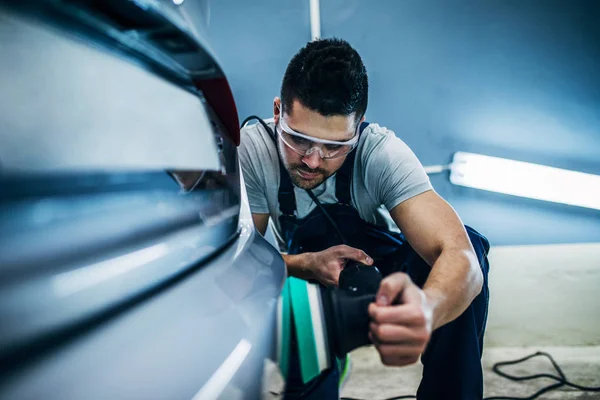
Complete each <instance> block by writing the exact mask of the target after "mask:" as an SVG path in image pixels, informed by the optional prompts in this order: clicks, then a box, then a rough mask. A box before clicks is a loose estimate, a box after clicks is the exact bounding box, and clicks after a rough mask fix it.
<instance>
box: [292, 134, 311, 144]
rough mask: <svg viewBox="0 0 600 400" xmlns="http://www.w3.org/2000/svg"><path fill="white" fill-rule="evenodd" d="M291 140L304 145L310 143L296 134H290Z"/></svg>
mask: <svg viewBox="0 0 600 400" xmlns="http://www.w3.org/2000/svg"><path fill="white" fill-rule="evenodd" d="M292 140H293V141H294V143H296V144H299V145H306V144H309V143H310V142H309V141H308V140H306V139H304V138H301V137H298V136H292Z"/></svg>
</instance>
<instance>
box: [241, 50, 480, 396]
mask: <svg viewBox="0 0 600 400" xmlns="http://www.w3.org/2000/svg"><path fill="white" fill-rule="evenodd" d="M367 102H368V79H367V74H366V70H365V67H364V64H363V62H362V60H361V58H360V56H359V55H358V53H357V52H356V51H355V50H354V49H353V48H352V47H351V46H350V45H349V44H348V43H347V42H345V41H343V40H339V39H327V40H318V41H314V42H311V43H308V44H307V45H306V46H305V47H304V48H302V49H301V50H300V51H299V52H298V53H297V54H296V55H295V56H294V57H293V58H292V60H291V61H290V63H289V65H288V67H287V70H286V72H285V76H284V78H283V83H282V85H281V97H276V98H275V99H274V102H273V120H272V121H270V122H268V123H267V124H265V125H263V124H256V125H252V126H249V127H246V128H244V129H243V131H242V135H241V137H242V139H241V146H240V152H239V154H240V162H241V165H242V169H243V173H244V178H245V182H246V187H247V192H248V198H249V202H250V207H251V211H252V217H253V220H254V224H255V226H256V228H257V229H258V231H259V232H260V233H261V234H264V233H265V231H266V229H267V225H268V221H269V218H271V220H272V222H273V226H274V228H275V234H276V236H277V238H278V240H279V242H280V245H281V246H282V250H283V252H284V254H283V258H284V260H285V263H286V266H287V271H288V274H289V275H290V276H295V277H298V278H303V279H312V280H317V281H319V282H321V283H322V284H323V285H337V284H338V280H339V276H340V272H341V271H342V269H343V268H344V265H345V263H346V262H347V261H348V260H354V261H357V262H360V263H362V264H366V265H373V259H372V257H371V254H368V253H366V252H365V251H363V250H364V249H360V248H358V247H360V245H357V246H354V247H352V246H348V245H339V244H338V245H334V246H329V247H326V248H324V249H322V250H321V251H307V250H306V249H307V248H309V247H310V246H308V245H307V246H305V243H303V242H302V240H304V241H305V242H306V241H310V239H311V231H310V229H315V227H318V229H315V231H314V232H315V233H314V235H315V236H316V237H317V241H320V242H323V243H331V242H330V240H329V239H330V238H335V237H336V232H333V231H330V232H329V233H327V234H323V233H319V234H317V233H316V231H317V230H320V229H326V228H323V227H325V226H329V224H328V222H327V221H325V220H323V221H320V222H319V223H318V224H313V225H310V221H309V220H310V219H311V218H318V217H320V216H322V215H323V214H322V213H321V212H320V211H319V210H318V207H315V204H316V203H315V201H314V200H313V199H312V198H311V195H314V196H316V198H317V199H318V201H319V203H324V204H325V205H327V206H331V207H337V206H338V205H340V204H341V203H343V201H341V200H340V197H342V196H341V195H340V194H341V193H343V191H344V189H343V188H342V189H340V187H343V186H344V185H342V184H341V183H340V179H341V177H342V176H343V174H342V171H350V172H347V173H346V174H349V175H350V178H349V179H350V183H349V184H347V185H346V186H348V189H346V190H347V191H348V193H349V197H350V198H349V199H348V201H347V203H349V204H348V205H347V206H351V207H346V208H344V209H343V210H342V209H341V208H337V209H331V208H330V210H333V211H332V213H333V214H337V213H338V210H341V211H339V212H340V213H345V212H347V211H348V210H349V209H352V210H355V211H356V212H357V217H356V218H360V219H357V220H356V222H357V223H359V224H360V223H363V222H364V223H366V224H368V226H377V227H380V228H381V229H384V230H388V231H392V232H394V231H395V232H398V231H401V232H402V234H403V236H404V238H406V240H407V241H408V243H410V246H411V247H412V248H413V249H414V250H415V251H416V253H417V254H418V256H420V258H422V260H421V261H422V263H423V265H425V267H426V268H427V271H426V273H425V278H426V281H425V278H424V279H423V282H420V284H421V286H422V287H419V286H418V285H417V284H415V283H413V280H411V277H410V275H409V274H407V273H402V272H397V273H392V274H390V275H389V276H387V277H385V279H384V280H383V281H382V283H381V285H380V288H379V291H378V293H377V297H376V303H373V304H371V305H370V306H369V314H370V317H371V320H372V322H371V325H370V332H369V337H370V338H371V340H372V341H373V343H374V345H375V348H376V349H377V351H378V352H379V355H380V357H381V361H382V362H383V363H384V364H385V365H394V366H403V365H408V364H412V363H414V362H416V361H417V360H418V359H419V357H420V356H421V354H422V353H423V352H424V351H425V349H426V347H427V351H426V352H425V354H423V357H422V361H423V364H424V375H423V380H422V382H421V385H420V387H419V391H418V397H419V398H420V399H442V398H443V399H453V398H456V399H462V400H464V399H476V398H481V397H482V392H483V384H482V373H481V363H480V358H481V350H482V349H481V346H482V337H483V330H484V327H485V317H486V313H487V311H486V310H487V288H486V291H485V294H484V293H482V287H484V286H485V285H484V274H483V273H482V268H481V267H480V262H481V261H482V260H481V259H480V260H478V257H477V254H476V252H475V251H474V248H473V246H472V243H471V241H470V240H469V236H468V235H467V232H466V230H465V227H464V226H463V224H462V222H461V221H460V219H459V217H458V215H457V214H456V212H455V211H454V210H453V209H452V207H450V205H449V204H448V203H446V202H445V201H444V200H443V199H442V198H441V197H440V196H439V195H438V194H437V193H436V192H435V191H434V190H433V189H432V187H431V184H430V182H429V179H428V177H427V174H426V173H425V171H424V170H423V167H422V166H421V164H420V162H419V161H418V160H417V158H416V156H415V155H414V154H413V153H412V151H411V150H410V149H409V148H408V147H407V146H406V144H404V143H403V142H402V141H401V140H400V139H399V138H397V137H396V136H395V134H394V133H393V132H391V131H390V130H388V129H386V128H383V127H381V126H379V125H377V124H374V123H371V124H368V126H366V125H367V124H365V123H364V120H365V112H366V109H367ZM349 164H351V165H349ZM288 181H289V182H291V183H293V190H291V189H290V190H287V189H285V188H284V186H286V183H285V182H288ZM336 181H337V182H336ZM289 186H290V187H292V186H291V185H289ZM286 190H287V191H286ZM308 191H311V192H312V194H311V193H309V192H308ZM340 207H341V206H340ZM348 215H351V212H350V214H348ZM348 218H351V216H350V217H348ZM338 220H340V221H344V220H347V217H341V218H339V219H338ZM290 221H291V222H290ZM351 225H356V224H351ZM308 226H312V228H308ZM300 231H302V233H300ZM337 233H338V236H339V235H342V236H343V235H344V232H337ZM319 235H321V236H319ZM299 237H301V238H303V239H298V238H299ZM336 240H337V239H336ZM294 243H295V244H294ZM337 243H343V241H342V242H340V241H338V242H337ZM353 243H361V241H360V240H355V241H353ZM313 244H314V243H313ZM290 248H293V249H294V251H290ZM313 248H314V247H313ZM286 251H289V253H288V254H286V253H285V252H286ZM291 253H295V254H291ZM373 257H375V256H374V255H373ZM484 257H485V255H484ZM423 260H424V261H423ZM480 293H481V294H480ZM478 295H479V296H478ZM476 298H478V299H481V301H480V302H479V303H478V304H476V302H474V299H476ZM459 317H460V318H459ZM438 333H439V334H438ZM428 344H429V345H428ZM293 362H294V361H292V362H291V363H293ZM290 368H291V370H293V366H292V365H291V364H290ZM324 375H327V374H324ZM329 375H332V376H334V377H333V378H332V377H331V376H324V377H319V378H318V379H317V380H315V382H311V383H310V384H309V385H302V384H301V383H300V382H298V380H297V379H296V380H294V379H293V377H292V378H290V379H288V383H287V387H286V391H287V393H286V398H294V397H311V398H322V397H324V396H325V393H327V396H330V395H331V393H334V391H336V390H337V386H335V385H337V381H335V380H336V379H337V376H338V375H337V373H336V372H335V371H333V372H331V373H330V374H329ZM333 386H335V389H332V387H333ZM335 396H337V392H336V394H335Z"/></svg>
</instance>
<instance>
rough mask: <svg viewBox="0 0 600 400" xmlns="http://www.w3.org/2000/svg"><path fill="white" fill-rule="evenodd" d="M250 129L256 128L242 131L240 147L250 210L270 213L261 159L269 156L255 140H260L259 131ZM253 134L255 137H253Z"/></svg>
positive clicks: (239, 152)
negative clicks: (263, 152) (262, 152)
mask: <svg viewBox="0 0 600 400" xmlns="http://www.w3.org/2000/svg"><path fill="white" fill-rule="evenodd" d="M250 129H256V128H255V127H249V128H247V129H243V130H242V132H241V133H240V146H239V147H238V155H239V159H240V166H241V168H242V174H243V175H244V182H245V184H246V192H247V194H248V202H249V203H250V211H251V212H253V213H255V214H268V213H269V206H268V203H267V195H266V188H265V185H266V183H265V177H264V174H263V173H262V170H261V166H260V162H261V160H265V159H266V158H267V157H266V154H261V147H260V146H257V144H256V142H255V141H256V140H260V138H259V137H257V136H258V135H256V133H257V132H250ZM253 135H254V137H252V136H253ZM263 151H264V150H263Z"/></svg>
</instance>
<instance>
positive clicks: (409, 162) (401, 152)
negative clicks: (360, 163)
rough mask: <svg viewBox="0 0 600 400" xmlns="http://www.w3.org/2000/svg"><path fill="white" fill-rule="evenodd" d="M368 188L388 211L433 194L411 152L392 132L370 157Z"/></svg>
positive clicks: (427, 178)
mask: <svg viewBox="0 0 600 400" xmlns="http://www.w3.org/2000/svg"><path fill="white" fill-rule="evenodd" d="M366 179H367V187H369V188H373V191H374V195H375V198H376V199H377V201H379V202H380V204H383V205H384V206H385V207H386V208H387V209H388V211H391V210H392V209H393V208H394V207H396V206H397V205H398V204H400V203H402V202H403V201H405V200H408V199H410V198H411V197H414V196H416V195H418V194H421V193H423V192H426V191H428V190H432V186H431V182H430V181H429V177H428V176H427V173H426V172H425V170H424V169H423V166H422V165H421V162H420V161H419V159H418V158H417V156H416V155H415V154H414V153H413V151H412V150H411V149H410V148H409V147H408V146H407V145H406V143H404V142H403V141H402V140H400V139H399V138H397V137H396V136H395V135H394V134H393V133H392V132H389V133H388V134H387V135H384V136H383V138H382V139H381V140H380V141H379V142H378V143H377V144H376V145H375V146H374V148H373V150H372V152H371V153H370V154H369V158H368V161H367V168H366Z"/></svg>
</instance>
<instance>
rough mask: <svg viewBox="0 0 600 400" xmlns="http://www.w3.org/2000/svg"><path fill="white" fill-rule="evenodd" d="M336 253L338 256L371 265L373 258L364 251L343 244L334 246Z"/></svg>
mask: <svg viewBox="0 0 600 400" xmlns="http://www.w3.org/2000/svg"><path fill="white" fill-rule="evenodd" d="M336 253H337V256H338V257H340V258H347V259H350V260H354V261H358V262H359V263H363V264H366V265H373V259H372V258H371V257H369V256H368V255H367V254H366V253H365V252H364V251H362V250H360V249H356V248H354V247H350V246H346V245H345V244H343V245H340V246H336Z"/></svg>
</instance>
